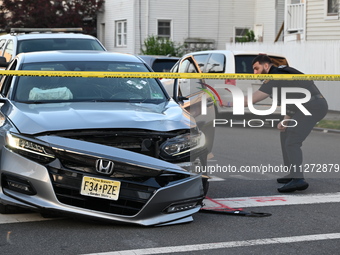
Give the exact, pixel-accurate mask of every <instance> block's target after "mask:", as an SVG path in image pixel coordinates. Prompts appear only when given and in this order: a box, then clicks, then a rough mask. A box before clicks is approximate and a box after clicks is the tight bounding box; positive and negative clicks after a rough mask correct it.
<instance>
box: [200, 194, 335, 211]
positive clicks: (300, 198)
mask: <svg viewBox="0 0 340 255" xmlns="http://www.w3.org/2000/svg"><path fill="white" fill-rule="evenodd" d="M203 202H204V204H205V206H204V208H205V209H210V208H214V209H216V208H223V207H231V208H245V207H262V206H278V205H279V206H283V205H304V204H321V203H338V202H340V192H337V193H325V194H308V195H278V196H259V197H234V198H212V199H210V198H209V199H204V201H203Z"/></svg>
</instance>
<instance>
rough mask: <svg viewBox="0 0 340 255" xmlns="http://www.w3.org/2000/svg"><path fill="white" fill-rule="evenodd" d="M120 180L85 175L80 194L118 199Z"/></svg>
mask: <svg viewBox="0 0 340 255" xmlns="http://www.w3.org/2000/svg"><path fill="white" fill-rule="evenodd" d="M119 190H120V182H119V181H112V180H106V179H101V178H95V177H89V176H83V181H82V184H81V190H80V194H82V195H84V196H90V197H98V198H104V199H111V200H118V196H119Z"/></svg>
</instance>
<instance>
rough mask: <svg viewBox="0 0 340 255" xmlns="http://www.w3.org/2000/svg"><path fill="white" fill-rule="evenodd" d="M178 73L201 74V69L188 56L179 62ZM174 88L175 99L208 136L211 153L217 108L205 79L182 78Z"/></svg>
mask: <svg viewBox="0 0 340 255" xmlns="http://www.w3.org/2000/svg"><path fill="white" fill-rule="evenodd" d="M178 73H201V69H200V68H199V66H198V64H197V62H196V61H195V59H194V58H193V57H192V56H187V57H185V58H183V59H181V61H180V62H179V66H178ZM174 86H175V90H174V91H175V95H174V99H175V100H176V101H177V102H178V103H179V104H180V105H181V106H182V107H183V108H184V109H185V110H187V111H188V112H190V114H191V116H192V117H193V118H194V119H195V121H196V123H197V126H198V127H199V128H200V130H201V131H202V132H203V133H204V134H205V136H206V141H207V147H208V150H209V152H210V151H211V149H212V146H213V140H214V134H215V132H214V127H213V122H214V119H215V107H214V99H213V98H212V97H211V95H212V93H211V91H210V90H209V88H208V87H207V86H206V84H205V80H204V79H186V78H180V79H178V80H177V83H176V82H175V85H174Z"/></svg>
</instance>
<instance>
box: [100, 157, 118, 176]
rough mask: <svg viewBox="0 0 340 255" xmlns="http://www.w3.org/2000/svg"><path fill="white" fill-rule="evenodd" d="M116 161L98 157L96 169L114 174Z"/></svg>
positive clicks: (102, 172) (103, 172)
mask: <svg viewBox="0 0 340 255" xmlns="http://www.w3.org/2000/svg"><path fill="white" fill-rule="evenodd" d="M114 165H115V164H114V163H113V162H112V161H109V160H104V159H97V161H96V171H97V172H98V173H101V174H112V173H113V168H114Z"/></svg>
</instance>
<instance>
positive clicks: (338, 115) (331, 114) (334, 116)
mask: <svg viewBox="0 0 340 255" xmlns="http://www.w3.org/2000/svg"><path fill="white" fill-rule="evenodd" d="M324 119H325V120H340V112H339V111H328V113H327V115H326V117H325V118H324Z"/></svg>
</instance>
